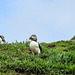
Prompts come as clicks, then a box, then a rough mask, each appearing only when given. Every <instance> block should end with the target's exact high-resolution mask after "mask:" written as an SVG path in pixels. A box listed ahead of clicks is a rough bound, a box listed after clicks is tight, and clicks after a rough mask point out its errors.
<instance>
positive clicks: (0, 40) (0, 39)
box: [0, 35, 5, 43]
mask: <svg viewBox="0 0 75 75" xmlns="http://www.w3.org/2000/svg"><path fill="white" fill-rule="evenodd" d="M2 41H3V42H4V43H5V39H4V36H3V35H0V43H1V42H2Z"/></svg>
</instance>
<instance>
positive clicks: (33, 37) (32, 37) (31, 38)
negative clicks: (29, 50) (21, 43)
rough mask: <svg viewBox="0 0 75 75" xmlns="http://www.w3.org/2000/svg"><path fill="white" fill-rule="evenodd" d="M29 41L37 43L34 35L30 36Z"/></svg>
mask: <svg viewBox="0 0 75 75" xmlns="http://www.w3.org/2000/svg"><path fill="white" fill-rule="evenodd" d="M29 39H30V40H32V41H37V36H36V35H31V36H30V38H29Z"/></svg>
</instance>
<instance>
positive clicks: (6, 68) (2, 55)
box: [0, 41, 75, 75]
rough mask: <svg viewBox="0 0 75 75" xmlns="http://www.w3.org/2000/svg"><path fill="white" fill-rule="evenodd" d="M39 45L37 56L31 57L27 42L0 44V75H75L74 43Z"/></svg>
mask: <svg viewBox="0 0 75 75" xmlns="http://www.w3.org/2000/svg"><path fill="white" fill-rule="evenodd" d="M40 44H41V46H42V49H43V51H42V54H40V55H39V56H38V55H32V53H31V52H30V49H29V42H20V43H18V42H16V43H7V44H0V74H3V75H8V74H11V73H12V74H17V73H19V74H20V75H21V74H24V75H28V74H29V75H36V74H38V75H40V74H43V75H61V74H63V75H67V74H70V75H74V74H75V41H57V42H53V43H40Z"/></svg>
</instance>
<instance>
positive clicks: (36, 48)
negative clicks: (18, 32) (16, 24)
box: [29, 34, 42, 55]
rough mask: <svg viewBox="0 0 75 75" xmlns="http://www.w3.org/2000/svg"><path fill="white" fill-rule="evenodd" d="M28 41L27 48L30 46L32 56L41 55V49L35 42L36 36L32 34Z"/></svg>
mask: <svg viewBox="0 0 75 75" xmlns="http://www.w3.org/2000/svg"><path fill="white" fill-rule="evenodd" d="M29 40H31V42H30V44H29V46H30V50H31V51H32V54H33V55H36V54H38V55H39V54H41V53H42V48H41V46H40V44H39V43H38V42H37V36H36V35H35V34H33V35H31V36H30V38H29Z"/></svg>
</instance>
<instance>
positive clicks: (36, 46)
mask: <svg viewBox="0 0 75 75" xmlns="http://www.w3.org/2000/svg"><path fill="white" fill-rule="evenodd" d="M35 48H39V45H38V43H37V42H35V41H31V42H30V49H31V50H34V49H35Z"/></svg>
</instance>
